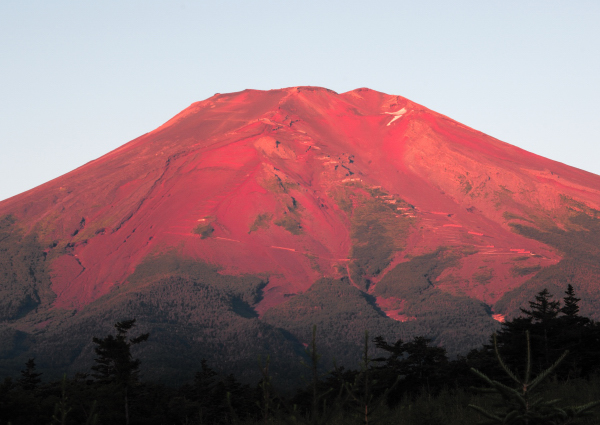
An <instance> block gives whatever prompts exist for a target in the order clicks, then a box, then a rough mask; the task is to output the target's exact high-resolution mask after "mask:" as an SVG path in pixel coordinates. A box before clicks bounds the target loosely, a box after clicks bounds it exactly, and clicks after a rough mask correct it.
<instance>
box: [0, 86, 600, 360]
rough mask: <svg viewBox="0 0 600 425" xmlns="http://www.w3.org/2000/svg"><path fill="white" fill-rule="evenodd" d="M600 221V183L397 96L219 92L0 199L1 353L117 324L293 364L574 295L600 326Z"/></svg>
mask: <svg viewBox="0 0 600 425" xmlns="http://www.w3.org/2000/svg"><path fill="white" fill-rule="evenodd" d="M598 210H600V176H597V175H594V174H591V173H588V172H585V171H582V170H579V169H576V168H573V167H569V166H567V165H564V164H561V163H559V162H555V161H552V160H549V159H546V158H543V157H540V156H538V155H535V154H532V153H530V152H527V151H524V150H522V149H519V148H517V147H514V146H512V145H509V144H507V143H504V142H501V141H499V140H497V139H494V138H493V137H490V136H487V135H485V134H483V133H481V132H478V131H476V130H473V129H471V128H469V127H467V126H465V125H463V124H460V123H458V122H456V121H454V120H452V119H450V118H448V117H446V116H443V115H441V114H438V113H436V112H434V111H431V110H429V109H427V108H425V107H423V106H421V105H418V104H416V103H414V102H412V101H410V100H408V99H406V98H403V97H400V96H393V95H387V94H384V93H380V92H376V91H373V90H370V89H365V88H363V89H357V90H353V91H350V92H346V93H342V94H338V93H335V92H333V91H331V90H327V89H324V88H319V87H293V88H287V89H281V90H271V91H257V90H245V91H243V92H239V93H231V94H216V95H214V96H213V97H211V98H209V99H206V100H204V101H202V102H197V103H194V104H192V105H191V106H190V107H188V108H187V109H185V110H183V111H182V112H181V113H179V114H178V115H176V116H175V117H173V118H172V119H171V120H169V121H168V122H167V123H165V124H164V125H162V126H161V127H159V128H157V129H156V130H154V131H152V132H150V133H147V134H145V135H143V136H141V137H139V138H137V139H135V140H133V141H131V142H129V143H127V144H125V145H123V146H122V147H120V148H118V149H116V150H114V151H112V152H110V153H108V154H106V155H104V156H103V157H101V158H98V159H97V160H95V161H92V162H90V163H88V164H85V165H84V166H82V167H80V168H78V169H76V170H74V171H72V172H70V173H68V174H66V175H64V176H62V177H59V178H57V179H55V180H52V181H50V182H48V183H46V184H44V185H41V186H39V187H37V188H35V189H32V190H30V191H28V192H25V193H22V194H20V195H17V196H15V197H13V198H10V199H8V200H5V201H3V202H0V220H2V223H0V232H2V235H4V239H2V237H1V236H0V240H3V241H4V242H2V241H0V244H5V245H6V244H8V243H10V246H4V247H3V249H4V251H5V252H6V253H7V254H6V255H5V260H3V263H2V265H1V266H2V268H3V270H2V271H3V276H0V288H1V290H2V293H3V294H4V297H3V299H2V300H1V301H0V319H1V320H2V325H1V326H2V327H1V328H0V332H4V333H5V334H7V335H13V336H14V335H16V333H18V332H20V333H21V334H23V335H25V336H23V335H21V334H19V335H21V336H19V338H25V339H28V340H30V341H31V342H30V343H28V344H25V345H23V346H19V344H17V343H15V344H16V345H15V346H14V349H12V351H10V352H5V353H0V357H3V358H5V359H7V361H8V360H10V359H14V360H15V361H16V360H17V359H21V358H22V357H23V356H25V355H28V354H30V353H31V352H32V351H31V350H33V351H35V350H36V348H35V347H36V346H38V347H41V346H46V345H44V344H48V341H49V340H50V339H51V336H52V335H54V336H56V335H62V334H64V333H65V332H67V329H69V331H68V332H73V330H74V329H75V330H76V329H81V328H82V327H85V326H92V325H91V324H92V323H96V322H98V317H102V320H100V322H102V321H110V320H112V317H113V316H112V315H114V316H115V317H116V316H119V315H121V316H123V315H126V314H131V315H134V314H135V315H136V316H137V317H138V323H140V324H142V323H143V322H144V319H143V318H144V317H146V318H147V319H148V321H149V322H152V323H154V324H155V325H156V326H159V325H158V324H160V326H162V328H161V329H163V328H164V329H167V328H168V326H167V325H166V324H167V323H168V324H170V325H169V326H175V327H180V328H181V329H184V328H185V329H186V330H185V331H182V336H181V338H183V340H185V341H186V342H185V344H190V342H189V341H202V343H203V344H205V345H206V346H211V347H212V345H211V344H213V343H214V344H217V342H219V343H222V342H223V340H224V339H228V338H229V340H231V341H233V340H234V339H235V338H234V337H233V336H229V337H226V336H223V335H218V332H217V335H215V330H216V329H217V328H218V327H219V326H222V325H223V322H227V323H238V324H237V325H235V326H234V325H231V326H233V327H236V326H237V327H239V329H242V328H244V326H246V327H247V326H251V328H252V329H253V331H252V332H256V335H257V336H256V338H257V340H258V339H261V338H262V339H265V340H267V339H269V338H271V339H269V341H271V342H270V343H269V344H271V345H269V346H270V347H272V348H274V349H281V350H284V348H281V347H283V345H285V344H287V345H286V347H288V348H286V349H288V350H290V352H294V350H296V351H298V350H297V349H298V347H301V344H302V343H305V342H307V338H308V336H307V335H308V333H309V332H310V324H311V323H320V324H321V327H325V328H326V329H330V331H331V332H333V334H334V335H335V334H336V332H337V333H339V334H340V335H342V334H343V333H344V332H346V331H344V329H346V328H345V327H346V326H351V327H355V328H362V329H361V330H360V331H361V332H362V330H364V329H365V328H375V329H374V330H377V331H380V332H381V333H388V334H393V335H398V334H401V335H409V334H415V333H419V334H427V335H428V336H430V337H433V338H435V339H436V341H437V342H438V343H440V344H445V345H447V346H449V348H450V350H451V351H452V349H454V351H460V349H461V348H462V349H464V348H465V347H464V346H462V347H461V344H462V343H461V342H457V341H456V338H457V337H456V335H462V336H461V337H460V338H459V340H464V338H470V337H472V336H473V335H477V338H476V339H475V340H473V341H472V343H471V344H472V345H476V344H477V343H479V342H480V341H481V338H484V337H486V336H487V332H488V331H489V330H490V329H493V328H494V327H495V326H497V321H499V320H502V319H503V317H504V316H507V315H508V316H510V315H514V314H515V313H517V312H518V308H519V307H521V306H523V303H524V302H525V300H527V299H530V298H531V297H532V295H533V294H534V293H536V292H537V291H538V290H539V289H541V288H543V287H548V288H549V289H551V291H553V292H554V293H555V295H556V296H560V295H561V294H562V292H561V291H564V289H565V288H566V285H567V283H572V284H573V286H574V287H575V288H576V290H578V291H579V294H580V295H581V297H582V298H583V299H584V301H583V302H582V311H583V312H585V313H586V314H589V315H591V316H592V317H600V316H599V314H600V312H599V311H597V310H596V311H594V309H593V307H592V306H593V303H594V302H597V301H599V300H600V299H599V296H598V295H597V294H598V287H599V286H600V270H599V266H598V264H600V263H599V262H598V259H600V250H599V248H598V246H597V245H598V244H597V241H598V240H600V239H599V238H600V224H599V223H600V222H599V221H598V218H599V217H600V213H599V212H598ZM23 258H25V260H23V261H21V260H22V259H23ZM19 259H20V260H19ZM17 260H18V261H17ZM19 261H21V262H19ZM27 267H28V268H29V271H27V270H26V269H27ZM190 285H191V286H190ZM194 285H195V286H194ZM199 287H202V288H203V289H202V290H201V291H200V290H199V292H193V291H195V290H192V289H190V288H199ZM182 288H187V289H182ZM190 291H192V292H190ZM215 300H217V301H215ZM184 304H185V306H184ZM209 304H210V305H209ZM125 306H128V307H125ZM149 306H152V307H149ZM192 310H193V311H195V313H193V314H191V313H190V311H192ZM111 312H112V313H111ZM224 312H227V313H224ZM119 317H120V316H119ZM449 318H450V319H451V320H450V321H449ZM215 321H220V322H221V323H220V324H219V325H216V324H215V323H214V322H215ZM228 321H229V322H228ZM84 323H85V324H87V325H85V326H84ZM239 323H243V325H242V324H239ZM250 323H251V325H250ZM474 323H477V324H476V325H475V324H474ZM148 326H149V328H148V329H151V330H152V329H154V328H152V326H150V325H148ZM160 326H159V327H160ZM228 326H229V325H228ZM231 326H229V328H231ZM304 327H306V329H304ZM328 327H329V328H328ZM199 328H202V329H204V330H206V329H208V330H211V329H212V331H213V332H212V334H211V333H210V332H208V333H207V332H205V331H202V332H204V333H202V332H200V331H199V330H198V329H199ZM236 329H237V328H236ZM244 329H246V328H244ZM165 332H166V331H165ZM198 332H200V333H198ZM278 332H283V333H282V334H281V335H280V334H279V333H278ZM351 333H352V332H351ZM267 334H268V335H270V336H265V335H267ZM183 335H185V336H183ZM209 335H212V336H209ZM258 335H260V336H258ZM469 335H470V336H469ZM15 338H16V337H15ZM211 338H212V339H211ZM238 339H239V338H238ZM346 339H347V340H348V344H350V345H352V344H354V343H355V342H357V341H355V339H356V338H355V337H354V336H353V335H350V336H347V338H346ZM166 340H168V338H166V339H165V341H166ZM359 340H360V338H359ZM81 341H84V338H83V336H82V337H81ZM453 341H454V343H455V344H456V346H454V347H452V344H453ZM180 342H181V341H180ZM161 343H163V344H165V346H166V344H167V343H166V342H164V341H163V342H161V341H160V340H157V342H156V344H158V345H160V344H161ZM73 344H75V343H73ZM81 344H83V342H81ZM169 344H170V343H169ZM282 344H283V345H282ZM192 345H193V344H192ZM267 345H268V344H267ZM75 346H76V344H75V345H73V347H75ZM149 346H151V345H149ZM32 347H33V348H32ZM278 347H279V348H278ZM338 348H339V347H337V348H336V347H330V349H331V352H332V353H333V352H335V351H336V349H338ZM73 349H74V350H76V354H74V355H72V358H71V361H72V362H75V363H77V359H81V358H82V356H83V354H82V353H83V352H85V349H83V348H81V346H79V348H77V349H75V348H73ZM165 349H166V348H165ZM77 350H79V351H77ZM81 350H83V351H81ZM156 350H158V351H160V350H159V349H158V348H157V349H156ZM198 350H200V352H202V349H201V348H198ZM240 355H241V353H240ZM164 356H167V354H164ZM232 356H233V354H232ZM234 357H235V356H234ZM23 358H24V357H23ZM234 360H235V359H234ZM238 360H239V359H238ZM81 361H83V360H81ZM47 363H48V364H55V363H56V362H55V363H52V361H51V360H48V361H47ZM67 363H68V362H67Z"/></svg>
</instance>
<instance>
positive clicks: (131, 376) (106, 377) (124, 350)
mask: <svg viewBox="0 0 600 425" xmlns="http://www.w3.org/2000/svg"><path fill="white" fill-rule="evenodd" d="M134 326H135V319H131V320H125V321H123V322H117V323H116V324H115V328H116V329H117V335H116V336H113V335H108V336H106V337H105V338H102V339H100V338H96V337H94V338H93V341H94V343H95V344H97V347H96V348H94V351H95V352H96V354H97V355H98V357H97V358H96V359H94V361H95V362H96V363H97V364H96V365H95V366H92V370H93V371H94V372H95V373H92V376H93V377H94V378H96V379H97V380H98V382H99V383H102V384H113V385H115V386H116V387H117V389H119V390H122V391H123V394H124V402H125V406H124V407H125V422H126V424H127V425H129V390H130V389H131V388H132V387H133V386H134V385H135V384H136V383H137V381H138V375H139V368H140V363H141V362H140V360H139V359H134V358H133V357H132V355H131V346H133V345H137V344H139V343H141V342H144V341H147V340H148V337H149V336H150V334H147V333H145V334H142V335H139V336H137V337H135V338H129V339H128V338H127V332H129V331H130V330H131V329H132V328H133V327H134Z"/></svg>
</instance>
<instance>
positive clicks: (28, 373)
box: [18, 359, 42, 391]
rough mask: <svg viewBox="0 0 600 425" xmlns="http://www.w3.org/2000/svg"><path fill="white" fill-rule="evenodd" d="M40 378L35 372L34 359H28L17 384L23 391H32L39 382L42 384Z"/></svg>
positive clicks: (39, 374)
mask: <svg viewBox="0 0 600 425" xmlns="http://www.w3.org/2000/svg"><path fill="white" fill-rule="evenodd" d="M40 376H42V374H41V373H37V372H36V371H35V359H29V360H28V361H27V363H25V369H24V370H22V371H21V378H20V379H19V381H18V384H19V385H20V386H21V388H23V389H24V390H25V391H33V390H35V389H36V388H37V387H38V385H39V384H40V382H42V380H41V379H40Z"/></svg>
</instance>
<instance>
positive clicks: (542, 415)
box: [469, 332, 600, 425]
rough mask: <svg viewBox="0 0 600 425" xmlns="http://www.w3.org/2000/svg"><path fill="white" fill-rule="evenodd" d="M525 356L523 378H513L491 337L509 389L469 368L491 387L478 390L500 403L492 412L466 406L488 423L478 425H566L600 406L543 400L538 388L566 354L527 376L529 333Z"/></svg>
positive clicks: (597, 403)
mask: <svg viewBox="0 0 600 425" xmlns="http://www.w3.org/2000/svg"><path fill="white" fill-rule="evenodd" d="M526 340H527V353H526V366H525V373H524V375H523V378H519V377H517V375H516V374H515V373H514V372H513V371H512V370H511V369H510V368H509V367H508V366H507V365H506V364H505V363H504V360H503V359H502V357H501V356H500V353H499V352H498V344H497V340H496V335H495V334H494V350H495V353H496V359H497V361H498V363H499V365H500V366H501V367H502V369H503V370H504V372H505V373H506V374H507V375H508V376H509V378H510V379H511V380H512V381H514V382H515V383H516V388H511V387H509V386H507V385H504V384H503V383H501V382H499V381H496V380H493V379H490V378H489V377H488V376H487V375H485V374H484V373H482V372H480V371H479V370H477V369H474V368H471V371H472V372H473V373H474V374H475V375H477V376H478V377H479V378H481V379H482V380H483V381H485V382H486V383H487V384H489V385H490V386H491V387H492V388H486V389H481V390H480V391H481V392H484V393H495V394H498V395H500V396H501V397H502V401H503V402H502V404H501V405H500V406H499V408H498V409H496V410H495V411H491V410H490V409H488V408H483V407H480V406H476V405H472V404H470V405H469V407H471V408H472V409H474V410H476V411H478V412H479V413H480V414H481V415H483V416H485V417H486V418H487V419H488V420H487V421H485V422H482V424H486V425H493V424H505V425H506V424H512V425H549V424H553V425H561V424H570V423H573V421H574V420H575V419H577V418H581V417H583V416H586V415H588V414H590V413H591V412H590V411H591V410H592V409H594V408H595V407H597V406H599V405H600V401H595V402H591V403H587V404H585V405H582V406H571V407H563V408H561V407H558V406H557V404H558V402H559V401H560V400H556V399H555V400H545V399H544V398H543V397H542V396H540V395H538V394H536V390H537V389H538V388H539V385H540V384H541V382H542V381H544V380H545V379H546V378H547V377H548V376H550V374H552V372H553V371H554V370H555V369H556V368H557V367H558V365H559V364H560V363H561V362H562V361H563V360H564V359H565V357H566V356H567V354H568V353H569V351H568V350H567V351H565V352H564V353H563V355H562V356H561V357H560V358H559V359H558V360H557V361H556V362H554V364H553V365H551V366H550V367H549V368H547V369H546V370H543V371H542V372H541V373H540V374H539V375H538V376H537V377H535V378H532V377H531V346H530V343H529V332H526Z"/></svg>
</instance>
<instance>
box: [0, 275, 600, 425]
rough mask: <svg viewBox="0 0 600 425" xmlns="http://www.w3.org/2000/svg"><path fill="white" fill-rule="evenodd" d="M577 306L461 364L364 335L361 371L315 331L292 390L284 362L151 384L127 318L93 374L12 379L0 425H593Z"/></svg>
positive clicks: (596, 412) (544, 294) (508, 335)
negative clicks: (342, 361)
mask: <svg viewBox="0 0 600 425" xmlns="http://www.w3.org/2000/svg"><path fill="white" fill-rule="evenodd" d="M257 285H260V283H259V282H257ZM252 296H254V294H253V293H248V294H247V297H252ZM579 301H580V299H579V298H577V296H576V293H575V290H574V289H573V287H572V286H571V285H568V287H567V288H566V290H565V292H564V297H563V298H562V299H560V300H556V299H554V297H553V296H552V295H551V294H550V292H549V291H548V290H546V289H544V290H542V291H540V292H538V293H537V294H536V295H535V297H534V299H533V300H531V301H529V303H528V304H529V305H528V307H527V308H521V310H520V311H521V315H520V316H518V317H515V318H513V319H511V320H509V321H506V322H504V323H502V326H501V329H499V330H498V331H497V332H496V333H494V334H493V335H491V336H490V337H489V339H488V341H487V342H486V343H485V344H483V345H482V346H480V347H479V348H476V349H473V350H471V351H470V352H469V353H468V354H466V355H464V356H457V357H453V358H451V357H450V356H449V355H448V354H447V352H446V349H445V348H444V347H441V346H435V345H434V344H432V340H431V339H428V338H426V337H423V336H419V337H415V338H412V339H410V340H406V341H404V340H402V339H397V340H393V339H390V338H389V337H388V336H382V335H377V334H376V333H374V332H373V330H371V332H368V331H365V332H364V334H363V349H362V353H361V354H360V355H359V356H358V357H357V358H356V359H355V363H356V367H354V368H350V367H344V366H339V365H338V364H337V362H336V361H335V360H334V359H325V358H324V357H323V356H322V355H321V348H320V347H321V346H323V345H326V344H327V343H328V335H327V330H322V329H320V328H319V327H318V325H314V326H312V332H311V329H308V330H307V332H308V333H309V334H310V338H309V339H310V343H309V344H307V346H306V350H305V352H304V353H303V356H301V357H302V361H301V364H300V365H299V368H297V369H296V368H293V370H302V371H303V372H301V373H300V374H299V376H297V378H296V380H295V382H294V385H289V384H287V383H286V384H285V385H281V384H278V383H277V380H276V379H274V377H273V375H272V373H271V372H270V367H271V365H272V364H273V361H274V359H276V358H277V357H279V356H281V355H282V353H278V352H273V353H271V355H270V356H262V357H259V358H256V359H253V360H254V364H253V365H252V366H249V367H254V368H255V369H256V370H257V371H258V372H259V376H260V379H259V380H258V381H255V382H252V383H242V381H243V380H240V379H239V377H236V376H234V375H233V374H223V373H220V372H219V370H222V369H223V367H222V365H219V360H218V359H216V360H215V359H213V360H212V362H214V363H212V364H211V363H209V362H208V361H207V360H205V359H196V363H195V365H196V366H195V368H193V369H192V368H191V369H190V370H189V375H188V377H187V380H184V381H183V382H180V383H178V384H170V385H167V384H165V383H159V382H154V381H152V380H149V379H146V378H144V376H145V375H146V374H147V370H145V365H144V363H143V362H142V361H141V360H140V359H139V358H138V356H137V353H139V351H138V350H140V347H143V346H144V344H146V342H147V341H148V340H151V339H152V334H149V333H141V332H140V331H139V330H138V329H139V328H138V327H136V326H138V325H140V323H138V322H137V321H136V319H134V318H131V319H128V320H124V321H120V322H117V323H116V324H115V325H114V328H113V331H112V332H110V333H109V334H107V335H105V336H95V335H90V340H91V341H92V342H93V344H94V350H93V355H92V356H90V358H89V367H88V369H85V370H81V371H79V372H77V373H74V374H72V375H67V374H65V375H64V376H63V377H62V379H49V380H46V379H44V378H45V377H44V375H43V374H42V373H40V372H38V370H37V367H36V362H35V358H30V359H28V361H27V362H26V363H25V364H24V365H23V366H22V368H21V372H20V375H19V376H18V377H10V376H8V377H5V378H4V379H3V381H2V382H1V384H0V425H8V424H12V425H20V424H127V425H130V424H259V423H260V424H365V425H366V424H415V425H416V424H423V425H424V424H432V425H436V424H440V425H441V424H445V425H452V424H475V423H482V424H483V423H487V424H494V423H498V424H500V423H505V424H515V425H525V424H527V425H541V424H597V423H598V422H599V420H600V408H599V406H600V375H599V373H600V325H599V324H598V323H596V322H594V321H592V320H590V319H588V318H587V317H584V316H582V315H581V314H580V311H579ZM140 328H141V326H140ZM250 360H252V359H249V362H248V364H249V365H251V364H252V361H250ZM223 361H226V360H223Z"/></svg>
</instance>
